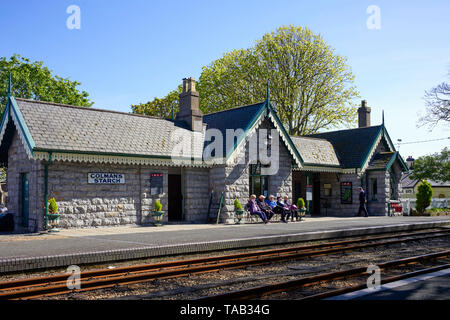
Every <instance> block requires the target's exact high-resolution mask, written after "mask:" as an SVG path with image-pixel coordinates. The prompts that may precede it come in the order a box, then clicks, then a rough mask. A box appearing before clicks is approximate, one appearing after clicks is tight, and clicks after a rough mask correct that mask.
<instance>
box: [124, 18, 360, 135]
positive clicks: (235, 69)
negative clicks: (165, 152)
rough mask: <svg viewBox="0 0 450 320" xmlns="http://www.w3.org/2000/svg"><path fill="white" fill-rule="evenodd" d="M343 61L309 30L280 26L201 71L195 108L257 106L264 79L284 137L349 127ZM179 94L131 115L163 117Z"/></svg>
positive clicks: (349, 89) (351, 116)
mask: <svg viewBox="0 0 450 320" xmlns="http://www.w3.org/2000/svg"><path fill="white" fill-rule="evenodd" d="M346 62H347V61H346V59H345V58H343V57H341V56H339V55H337V54H335V53H334V50H333V49H332V48H331V47H330V46H329V45H327V44H326V43H325V41H324V40H323V39H322V38H321V36H320V35H318V34H313V33H312V32H311V31H310V30H309V29H308V28H301V27H295V26H283V27H281V28H278V29H277V30H276V31H275V32H272V33H268V34H265V35H264V36H263V37H262V39H261V40H259V41H257V42H256V44H255V45H254V46H253V47H251V48H249V49H240V50H233V51H231V52H229V53H226V54H224V55H223V57H222V58H220V59H217V60H215V61H213V62H212V63H210V64H209V65H207V66H205V67H203V68H202V73H201V75H200V79H199V82H198V86H197V87H198V91H199V93H200V109H201V110H202V111H203V113H210V112H215V111H220V110H225V109H229V108H232V107H236V106H242V105H247V104H252V103H256V102H261V101H263V100H264V99H265V98H266V84H267V81H268V80H269V81H270V100H271V103H272V104H273V105H274V106H275V107H276V108H277V111H278V115H279V117H280V119H281V120H282V122H283V123H284V125H285V126H286V128H288V131H289V134H293V135H299V134H309V133H315V132H317V131H318V130H319V129H322V128H331V127H336V126H340V125H342V124H344V125H352V124H354V123H355V121H356V111H355V110H356V108H355V105H354V104H353V102H352V100H353V99H354V98H356V97H358V92H357V91H356V89H355V87H354V86H352V85H351V84H352V83H353V81H354V75H353V74H352V72H351V69H350V67H349V66H348V65H347V64H346ZM179 92H180V88H179V90H178V91H176V90H175V91H172V92H171V93H170V94H169V95H168V96H166V97H164V98H162V99H158V98H155V99H154V100H153V101H151V102H149V103H147V104H141V105H137V106H132V110H133V112H135V113H143V114H148V115H156V116H160V117H167V115H168V111H169V110H170V109H171V108H170V106H172V105H173V104H175V103H176V104H177V103H178V93H179ZM175 93H176V94H175Z"/></svg>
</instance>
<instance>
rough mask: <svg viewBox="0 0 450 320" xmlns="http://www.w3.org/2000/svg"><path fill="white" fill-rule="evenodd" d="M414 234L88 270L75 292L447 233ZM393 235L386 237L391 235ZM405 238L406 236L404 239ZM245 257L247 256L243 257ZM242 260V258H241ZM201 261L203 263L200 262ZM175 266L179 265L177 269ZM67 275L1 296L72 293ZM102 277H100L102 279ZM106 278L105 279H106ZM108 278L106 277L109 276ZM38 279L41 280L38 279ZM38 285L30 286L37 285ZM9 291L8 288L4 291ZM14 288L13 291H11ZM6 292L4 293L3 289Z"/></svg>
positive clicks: (24, 284)
mask: <svg viewBox="0 0 450 320" xmlns="http://www.w3.org/2000/svg"><path fill="white" fill-rule="evenodd" d="M414 236H417V233H416V234H414V233H413V234H408V235H401V236H397V237H400V238H402V239H396V240H390V241H384V242H375V243H366V244H360V245H352V246H344V247H343V246H342V245H343V244H345V243H350V242H354V241H359V242H360V241H362V240H360V239H359V240H350V242H349V241H341V242H334V243H327V244H320V245H312V246H301V247H293V248H283V249H271V250H263V251H256V252H250V253H242V254H233V255H227V256H215V257H207V258H199V259H191V260H179V261H169V262H162V263H156V264H150V265H139V266H131V267H122V268H117V269H103V270H94V271H88V272H84V273H82V274H81V279H80V280H81V286H82V289H80V290H76V291H85V290H93V289H99V288H106V287H112V286H115V285H117V284H122V285H123V284H130V283H137V282H143V281H149V280H153V279H157V278H159V279H161V278H172V277H180V276H186V275H189V274H193V273H204V272H214V271H217V270H221V269H230V268H238V267H243V266H249V265H260V264H267V263H271V262H276V261H283V260H289V259H294V258H296V259H298V258H302V257H309V256H317V255H324V254H330V253H336V252H342V251H347V250H355V249H361V248H367V247H373V246H379V245H388V244H394V243H401V242H407V241H417V240H422V239H430V238H436V237H445V236H448V231H445V232H426V233H423V232H422V233H421V235H420V237H414ZM392 237H395V236H389V237H388V238H392ZM403 237H406V238H403ZM374 238H376V240H380V239H381V238H382V237H373V238H368V239H365V240H364V241H373V240H374ZM317 246H319V248H320V247H331V248H328V249H323V250H313V249H314V248H315V247H317ZM243 258H247V259H243ZM240 259H241V260H240ZM202 263H203V264H202ZM177 267H178V268H177ZM68 276H69V275H68V274H65V275H64V274H62V275H57V276H50V277H42V278H32V279H24V280H16V281H9V282H3V283H0V288H1V290H0V299H17V298H26V297H28V298H29V297H37V296H42V295H49V294H52V295H53V294H62V293H67V292H72V291H73V290H70V289H68V288H67V286H66V281H67V278H68ZM102 277H103V278H102ZM105 277H107V278H105ZM108 277H109V278H108ZM39 281H40V282H39ZM38 285H39V287H33V286H38ZM7 290H8V291H7ZM12 290H14V291H12ZM5 291H6V292H5Z"/></svg>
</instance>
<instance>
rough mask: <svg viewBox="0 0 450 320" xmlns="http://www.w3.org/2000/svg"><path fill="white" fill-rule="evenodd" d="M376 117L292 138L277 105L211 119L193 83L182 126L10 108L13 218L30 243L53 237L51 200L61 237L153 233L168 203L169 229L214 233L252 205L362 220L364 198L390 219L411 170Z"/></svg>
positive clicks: (48, 106)
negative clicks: (290, 203) (283, 203)
mask: <svg viewBox="0 0 450 320" xmlns="http://www.w3.org/2000/svg"><path fill="white" fill-rule="evenodd" d="M370 112H371V110H370V108H369V107H368V106H367V105H366V102H365V101H363V102H362V106H361V107H360V108H359V109H358V116H359V125H358V128H355V129H349V130H339V131H333V132H325V133H319V134H314V135H309V136H290V135H289V134H288V132H287V131H286V129H285V128H284V126H283V124H282V122H281V121H280V119H279V117H278V115H277V112H276V110H275V109H274V107H273V106H272V104H271V103H270V99H269V95H267V99H266V100H265V101H262V102H261V103H256V104H253V105H248V106H242V107H237V108H233V109H229V110H225V111H220V112H216V113H211V114H206V115H203V114H202V112H201V111H200V109H199V95H198V92H197V91H196V89H195V81H194V80H193V79H192V78H188V79H184V80H183V92H182V93H181V94H180V111H179V113H178V114H177V116H176V118H175V119H162V118H157V117H149V116H142V115H136V114H131V113H121V112H115V111H109V110H101V109H94V108H84V107H77V106H70V105H62V104H57V103H51V102H43V101H34V100H26V99H19V98H15V97H13V96H9V98H8V100H7V105H6V109H5V111H4V113H3V115H2V120H1V127H0V161H1V163H2V165H4V166H6V167H7V188H8V210H9V212H12V213H14V216H15V224H16V230H18V231H23V232H37V231H41V230H44V229H45V228H46V225H45V215H46V213H47V212H48V206H47V201H46V199H49V198H51V197H54V198H55V199H56V201H57V204H58V207H59V213H60V214H61V218H60V221H59V228H79V227H94V226H118V225H128V224H137V225H146V224H150V223H152V222H154V220H153V219H154V217H153V210H154V203H155V201H157V200H160V202H161V203H162V205H163V209H162V210H163V211H164V212H165V214H164V218H163V219H164V221H174V222H194V223H207V222H208V221H209V219H210V218H215V216H216V215H217V214H218V212H219V207H220V208H221V210H220V212H219V221H220V222H223V223H232V222H234V219H235V217H234V200H235V199H239V200H240V202H241V203H242V204H245V203H246V202H247V200H248V197H249V195H250V194H257V195H258V194H265V195H269V194H273V195H288V196H289V198H290V199H294V202H296V199H298V198H299V197H302V198H304V199H305V200H307V203H308V207H309V212H310V213H311V214H312V215H333V216H352V215H355V214H356V213H357V210H358V206H359V201H358V187H359V186H362V187H363V188H364V189H365V190H366V191H367V195H368V210H369V214H370V215H389V214H390V213H391V210H390V202H391V201H392V200H398V198H399V194H400V191H401V190H400V188H401V184H400V177H401V175H402V172H404V171H406V170H407V167H406V164H405V163H404V161H403V159H402V157H401V156H400V155H399V153H398V151H396V150H395V147H394V145H393V143H392V141H391V139H390V138H389V135H388V132H387V130H386V128H385V126H384V123H382V124H381V125H377V126H371V125H370ZM211 132H212V133H213V134H211ZM220 134H221V135H222V137H220ZM230 136H231V138H230ZM261 136H265V137H266V138H267V139H266V140H264V139H262V140H260V137H261ZM255 137H258V138H255ZM255 141H256V149H255V147H253V143H254V142H255ZM275 147H276V152H275ZM264 149H265V151H266V153H267V154H266V155H267V157H265V158H264V159H262V157H261V159H260V158H259V157H258V156H257V157H256V159H255V150H256V153H257V154H258V155H259V152H260V151H261V150H264ZM206 151H208V152H206ZM275 153H277V156H276V159H275V157H272V158H271V157H270V156H273V155H274V154H275ZM205 154H209V155H211V156H212V157H208V158H206V157H205ZM273 162H276V171H275V172H272V171H270V168H272V167H274V166H273V164H274V163H273ZM220 204H222V205H221V206H220Z"/></svg>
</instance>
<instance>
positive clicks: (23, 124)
mask: <svg viewBox="0 0 450 320" xmlns="http://www.w3.org/2000/svg"><path fill="white" fill-rule="evenodd" d="M9 99H10V100H11V104H10V106H12V108H11V109H12V111H13V113H14V116H15V117H16V119H17V122H18V125H19V128H20V130H21V132H22V134H23V136H24V138H25V141H26V143H27V145H28V148H29V149H30V152H31V154H33V149H34V148H35V147H36V144H35V143H34V140H33V137H32V136H31V133H30V130H29V129H28V126H27V124H26V122H25V119H24V118H23V115H22V112H20V109H19V107H18V106H17V102H16V99H14V97H12V96H11V97H9Z"/></svg>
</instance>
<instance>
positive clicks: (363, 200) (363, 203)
mask: <svg viewBox="0 0 450 320" xmlns="http://www.w3.org/2000/svg"><path fill="white" fill-rule="evenodd" d="M358 190H359V210H358V216H361V211H363V212H364V216H365V217H368V216H369V213H368V212H367V208H366V202H367V200H366V193H365V191H364V190H363V188H361V187H359V188H358Z"/></svg>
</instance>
